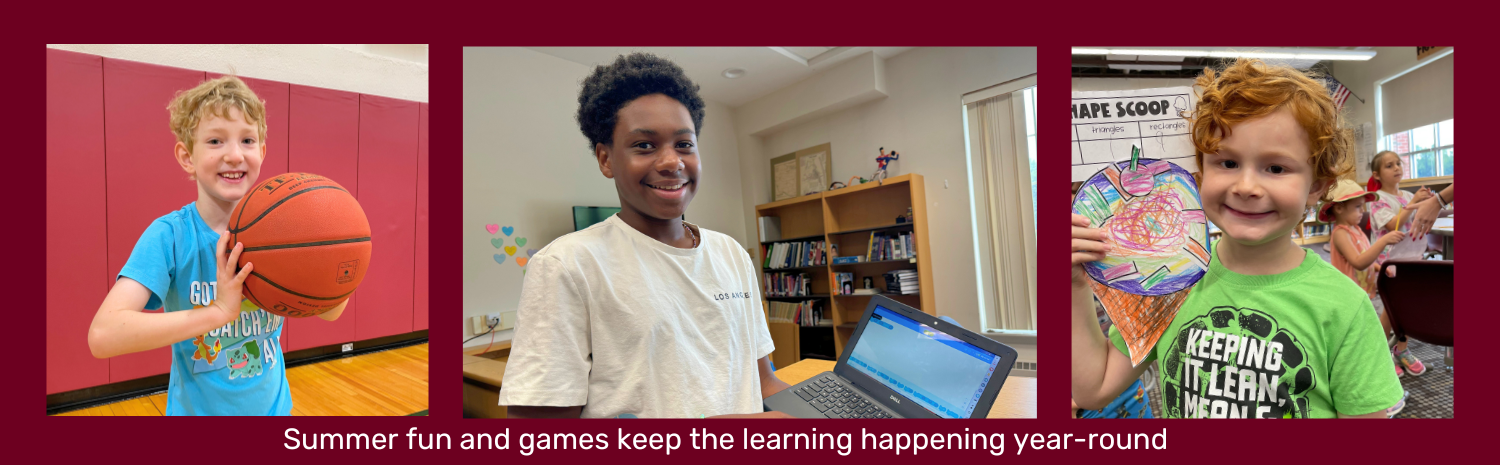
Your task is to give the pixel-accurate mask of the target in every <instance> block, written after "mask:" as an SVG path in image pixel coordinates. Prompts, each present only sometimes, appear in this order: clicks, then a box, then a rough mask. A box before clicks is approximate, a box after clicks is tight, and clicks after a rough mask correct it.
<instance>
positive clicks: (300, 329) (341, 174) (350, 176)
mask: <svg viewBox="0 0 1500 465" xmlns="http://www.w3.org/2000/svg"><path fill="white" fill-rule="evenodd" d="M291 94H292V95H291V112H290V115H289V116H288V122H289V123H290V126H289V128H288V129H287V141H288V143H289V145H288V146H287V152H288V154H287V160H288V162H289V165H288V168H287V169H288V171H290V172H297V173H316V174H319V175H322V176H325V177H327V178H329V179H332V180H334V181H335V182H337V183H339V185H341V186H344V189H348V190H349V193H350V194H354V195H356V196H358V195H359V94H355V93H352V92H343V91H337V90H330V89H320V88H316V87H307V86H300V85H296V84H292V85H291ZM363 207H364V209H365V213H366V214H369V213H370V206H369V205H363ZM381 246H382V244H381V243H379V242H376V243H375V249H376V250H379V249H380V247H381ZM372 263H378V262H374V261H372ZM367 282H368V281H367ZM408 286H409V285H408ZM367 289H370V286H369V285H366V284H363V283H362V284H361V285H360V288H359V290H357V291H355V292H354V295H353V296H352V297H351V300H350V301H349V306H348V307H346V308H344V314H343V316H341V317H340V318H339V319H338V320H336V321H324V320H323V319H322V318H288V319H287V332H288V333H289V334H288V335H287V336H288V339H287V345H286V346H285V350H287V351H293V350H300V349H306V348H310V347H319V346H325V345H329V344H342V343H346V342H353V341H355V340H356V339H357V338H356V337H355V332H354V328H355V321H354V320H355V318H354V315H356V314H358V313H359V312H360V311H361V308H362V307H363V305H362V302H364V301H365V299H366V295H365V293H366V290H367Z"/></svg>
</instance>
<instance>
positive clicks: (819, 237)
mask: <svg viewBox="0 0 1500 465" xmlns="http://www.w3.org/2000/svg"><path fill="white" fill-rule="evenodd" d="M813 240H817V241H821V240H823V233H818V234H814V235H811V236H802V237H793V238H789V239H777V240H774V241H761V244H775V243H777V242H802V241H813Z"/></svg>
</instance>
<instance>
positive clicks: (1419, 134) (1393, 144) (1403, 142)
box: [1378, 119, 1453, 179]
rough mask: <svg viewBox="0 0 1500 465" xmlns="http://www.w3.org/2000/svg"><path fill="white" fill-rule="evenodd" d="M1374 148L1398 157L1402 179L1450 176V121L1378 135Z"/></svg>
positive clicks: (1451, 151)
mask: <svg viewBox="0 0 1500 465" xmlns="http://www.w3.org/2000/svg"><path fill="white" fill-rule="evenodd" d="M1378 145H1379V147H1378V149H1379V150H1380V151H1385V150H1390V151H1392V152H1396V154H1397V155H1400V156H1401V166H1404V167H1406V176H1405V177H1404V179H1416V178H1430V177H1433V176H1452V175H1453V120H1451V119H1450V120H1447V121H1442V122H1439V123H1437V124H1429V125H1427V126H1422V127H1418V128H1416V129H1411V130H1407V131H1401V132H1398V133H1395V134H1389V135H1386V136H1385V137H1381V138H1380V141H1379V144H1378Z"/></svg>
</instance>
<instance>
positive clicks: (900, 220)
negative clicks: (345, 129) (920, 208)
mask: <svg viewBox="0 0 1500 465" xmlns="http://www.w3.org/2000/svg"><path fill="white" fill-rule="evenodd" d="M910 222H911V207H906V214H905V215H900V216H897V217H896V224H906V223H910Z"/></svg>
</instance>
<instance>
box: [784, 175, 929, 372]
mask: <svg viewBox="0 0 1500 465" xmlns="http://www.w3.org/2000/svg"><path fill="white" fill-rule="evenodd" d="M926 205H927V199H926V185H925V181H924V180H923V178H922V175H920V174H904V175H901V176H896V177H892V178H888V179H886V180H885V181H884V182H879V183H877V182H869V183H864V184H858V185H855V186H850V187H847V188H843V189H838V190H834V191H828V192H821V193H816V194H809V195H804V196H802V197H796V198H791V199H786V200H781V201H776V202H771V203H766V204H761V205H757V206H756V207H755V214H756V220H757V221H759V219H760V217H766V216H774V217H778V218H780V224H781V233H782V235H784V236H787V237H792V239H781V240H777V241H766V240H761V239H760V238H757V240H759V241H760V243H761V245H762V246H761V247H759V249H760V253H761V254H762V256H760V257H756V258H759V259H761V260H762V263H764V261H763V260H764V258H765V257H764V254H765V253H766V249H767V247H766V246H767V245H769V244H771V243H775V242H789V241H796V240H818V239H826V240H827V241H828V244H829V245H830V246H834V245H836V246H838V249H839V250H841V251H843V252H844V253H845V254H846V255H853V254H855V253H863V252H864V251H865V250H866V248H868V243H869V236H868V235H869V234H873V233H875V232H879V231H912V235H913V243H914V244H915V246H916V247H915V248H916V250H915V253H916V257H913V258H904V259H899V260H881V261H877V262H862V263H846V264H839V265H834V264H832V257H831V256H830V259H829V264H827V265H817V266H810V267H799V268H778V269H763V272H766V273H774V272H787V271H809V273H808V274H809V277H811V278H812V290H813V292H819V293H823V292H828V290H829V289H830V288H829V286H830V285H831V283H830V282H829V280H830V279H831V277H832V274H833V272H834V271H843V272H853V273H855V275H856V280H859V279H862V278H864V277H873V278H874V279H875V281H876V284H877V287H881V288H883V287H882V286H885V282H884V281H885V278H884V276H882V274H881V273H882V272H884V271H888V270H892V269H900V268H916V269H917V279H918V287H919V288H921V289H932V263H931V260H929V259H926V258H924V257H930V256H932V255H931V247H930V245H929V243H928V235H927V208H926ZM908 209H910V210H911V213H912V220H911V221H910V222H908V223H899V224H896V223H893V221H895V219H896V217H898V216H902V215H905V214H906V212H907V210H908ZM861 233H864V234H861ZM919 258H920V259H919ZM902 265H906V266H904V267H903V266H902ZM813 270H816V271H822V272H821V273H819V272H816V271H813ZM881 295H886V296H891V297H894V296H898V295H906V296H910V297H909V298H906V299H902V302H904V303H906V304H908V305H912V306H914V307H917V308H919V309H921V310H922V311H924V312H927V313H934V312H935V310H934V309H935V308H936V305H935V304H934V303H933V296H932V294H931V293H927V294H922V293H917V294H881ZM833 297H863V296H855V295H843V296H833V295H828V294H814V296H808V297H767V298H765V301H766V302H767V303H769V302H771V301H786V300H803V299H827V301H826V302H827V304H828V305H829V307H828V308H827V309H826V310H827V311H828V313H830V314H831V316H832V320H833V326H832V327H831V328H833V329H834V331H833V334H832V336H833V340H834V344H835V351H836V353H841V352H842V351H843V349H844V344H845V343H847V342H848V341H849V336H850V332H849V331H845V330H851V329H854V326H855V324H856V323H857V320H856V319H857V318H858V317H859V315H860V314H861V313H862V312H863V311H864V305H862V304H863V303H864V301H851V300H849V299H836V298H833ZM846 317H847V318H846ZM795 328H796V325H794V324H790V323H781V322H771V323H770V330H771V338H772V340H774V341H775V343H776V352H774V353H773V354H772V355H771V359H772V361H773V362H774V363H775V364H776V366H787V365H791V364H792V363H796V362H797V361H798V360H800V359H801V358H802V353H803V350H801V347H802V338H803V336H802V331H803V330H796V329H795ZM829 328H830V327H829V326H820V327H808V329H807V331H812V332H810V333H808V337H812V336H813V335H814V334H816V332H817V331H827V330H828V329H829Z"/></svg>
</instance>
